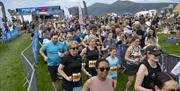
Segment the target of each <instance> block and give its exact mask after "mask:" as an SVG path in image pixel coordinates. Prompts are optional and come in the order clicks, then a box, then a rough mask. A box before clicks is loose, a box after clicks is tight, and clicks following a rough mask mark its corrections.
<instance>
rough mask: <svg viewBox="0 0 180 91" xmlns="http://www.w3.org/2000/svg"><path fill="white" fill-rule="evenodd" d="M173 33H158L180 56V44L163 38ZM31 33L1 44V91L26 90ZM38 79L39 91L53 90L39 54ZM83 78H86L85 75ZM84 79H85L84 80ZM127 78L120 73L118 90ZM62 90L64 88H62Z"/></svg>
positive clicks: (164, 46)
mask: <svg viewBox="0 0 180 91" xmlns="http://www.w3.org/2000/svg"><path fill="white" fill-rule="evenodd" d="M167 36H173V35H162V34H161V35H158V37H159V43H160V45H161V48H162V49H163V51H165V52H167V53H170V54H175V55H179V56H180V45H179V46H176V45H175V43H164V42H163V39H165V38H166V37H167ZM30 42H31V41H30V35H29V34H24V33H22V35H21V36H20V37H18V38H16V39H14V40H12V41H10V42H9V43H7V44H4V45H2V44H0V91H25V90H26V88H25V87H22V85H23V83H24V81H25V80H24V71H23V67H22V63H21V58H20V53H21V51H22V50H23V49H24V48H26V47H27V46H28V45H29V44H30ZM35 68H36V74H37V75H36V76H37V80H38V91H52V85H51V81H50V77H49V75H48V71H47V65H46V64H44V63H43V61H42V58H41V57H40V56H39V63H38V64H37V65H36V66H35ZM83 79H86V77H85V76H83ZM83 81H84V80H83ZM126 82H127V78H126V76H125V75H124V74H122V73H119V76H118V84H117V86H118V87H117V91H123V88H124V86H125V83H126ZM60 91H62V90H60Z"/></svg>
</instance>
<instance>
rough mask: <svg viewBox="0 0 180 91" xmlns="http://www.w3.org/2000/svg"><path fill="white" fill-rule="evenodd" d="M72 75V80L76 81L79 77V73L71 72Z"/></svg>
mask: <svg viewBox="0 0 180 91" xmlns="http://www.w3.org/2000/svg"><path fill="white" fill-rule="evenodd" d="M72 77H73V82H78V81H80V79H81V73H73V74H72Z"/></svg>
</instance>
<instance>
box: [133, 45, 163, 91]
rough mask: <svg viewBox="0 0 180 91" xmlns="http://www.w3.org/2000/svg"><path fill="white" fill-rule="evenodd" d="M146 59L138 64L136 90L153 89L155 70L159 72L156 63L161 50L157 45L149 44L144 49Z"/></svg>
mask: <svg viewBox="0 0 180 91" xmlns="http://www.w3.org/2000/svg"><path fill="white" fill-rule="evenodd" d="M144 51H145V54H146V60H144V62H143V63H142V64H141V65H140V67H139V70H138V72H137V76H136V81H135V90H136V91H153V90H154V87H155V85H154V82H153V81H154V78H155V76H156V73H157V72H160V71H161V69H160V66H159V64H158V61H159V57H160V54H161V51H160V50H159V49H158V47H157V46H154V45H150V46H148V47H147V48H146V49H145V50H144Z"/></svg>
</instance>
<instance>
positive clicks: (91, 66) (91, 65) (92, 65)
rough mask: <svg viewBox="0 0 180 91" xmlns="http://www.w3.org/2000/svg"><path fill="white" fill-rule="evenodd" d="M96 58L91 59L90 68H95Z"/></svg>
mask: <svg viewBox="0 0 180 91" xmlns="http://www.w3.org/2000/svg"><path fill="white" fill-rule="evenodd" d="M95 66H96V60H89V68H95Z"/></svg>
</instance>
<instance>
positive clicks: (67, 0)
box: [0, 0, 180, 15]
mask: <svg viewBox="0 0 180 91" xmlns="http://www.w3.org/2000/svg"><path fill="white" fill-rule="evenodd" d="M0 1H2V2H3V3H4V5H5V8H6V10H7V9H15V8H22V7H38V6H53V5H60V6H62V7H72V6H83V4H82V1H83V0H0ZM84 1H86V4H87V6H90V5H92V4H94V3H96V2H101V3H108V4H111V3H113V2H115V1H117V0H84ZM124 1H125V0H124ZM129 1H134V2H143V3H147V2H176V3H180V0H129ZM7 15H8V13H7Z"/></svg>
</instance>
